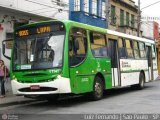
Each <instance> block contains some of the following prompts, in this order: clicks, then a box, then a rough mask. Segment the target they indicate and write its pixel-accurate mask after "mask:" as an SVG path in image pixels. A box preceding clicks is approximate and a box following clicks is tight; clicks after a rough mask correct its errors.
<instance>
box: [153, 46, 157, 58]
mask: <svg viewBox="0 0 160 120" xmlns="http://www.w3.org/2000/svg"><path fill="white" fill-rule="evenodd" d="M155 57H156V53H155V45H152V58H153V59H155Z"/></svg>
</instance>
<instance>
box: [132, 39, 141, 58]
mask: <svg viewBox="0 0 160 120" xmlns="http://www.w3.org/2000/svg"><path fill="white" fill-rule="evenodd" d="M133 49H134V56H135V58H136V59H138V58H140V51H139V46H138V42H137V41H133Z"/></svg>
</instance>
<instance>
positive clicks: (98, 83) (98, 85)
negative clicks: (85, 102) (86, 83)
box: [91, 76, 104, 100]
mask: <svg viewBox="0 0 160 120" xmlns="http://www.w3.org/2000/svg"><path fill="white" fill-rule="evenodd" d="M103 86H104V85H103V81H102V79H101V78H100V77H99V76H96V77H95V79H94V83H93V92H92V93H91V99H92V100H100V99H102V97H103V92H104V87H103Z"/></svg>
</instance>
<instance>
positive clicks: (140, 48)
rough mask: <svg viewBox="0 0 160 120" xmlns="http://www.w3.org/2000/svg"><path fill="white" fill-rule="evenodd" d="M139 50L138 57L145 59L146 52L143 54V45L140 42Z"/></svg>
mask: <svg viewBox="0 0 160 120" xmlns="http://www.w3.org/2000/svg"><path fill="white" fill-rule="evenodd" d="M139 50H140V57H141V58H146V52H145V44H144V43H142V42H139Z"/></svg>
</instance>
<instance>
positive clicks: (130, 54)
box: [125, 39, 133, 58]
mask: <svg viewBox="0 0 160 120" xmlns="http://www.w3.org/2000/svg"><path fill="white" fill-rule="evenodd" d="M125 43H126V50H127V55H128V58H133V45H132V41H131V40H128V39H126V40H125Z"/></svg>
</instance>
